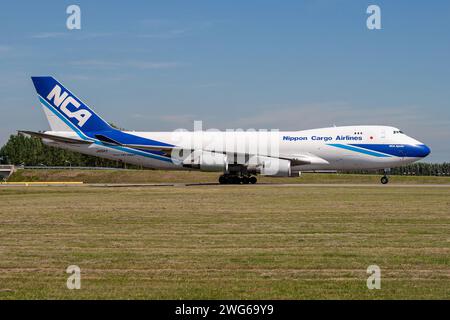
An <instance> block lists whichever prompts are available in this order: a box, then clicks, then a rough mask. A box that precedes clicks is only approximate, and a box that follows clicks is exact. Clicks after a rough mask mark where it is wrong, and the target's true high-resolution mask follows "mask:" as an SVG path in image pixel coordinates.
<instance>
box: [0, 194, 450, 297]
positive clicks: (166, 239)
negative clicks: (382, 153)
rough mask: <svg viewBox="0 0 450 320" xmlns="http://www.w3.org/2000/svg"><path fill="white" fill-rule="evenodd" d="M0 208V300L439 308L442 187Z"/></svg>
mask: <svg viewBox="0 0 450 320" xmlns="http://www.w3.org/2000/svg"><path fill="white" fill-rule="evenodd" d="M0 203H1V206H0V299H37V298H44V299H75V298H77V299H78V298H81V299H85V298H102V299H107V298H112V299H117V298H138V299H141V298H151V299H203V298H204V299H232V298H242V299H316V298H325V299H346V298H349V299H357V298H358V299H412V298H414V299H425V298H431V299H439V298H440V299H449V298H450V188H448V187H433V188H430V187H414V188H405V187H401V186H398V187H390V188H380V187H364V188H353V187H340V188H335V187H324V186H322V187H320V186H318V187H281V186H279V187H277V186H269V185H267V186H256V187H255V186H203V187H147V188H145V187H136V188H103V187H67V188H56V187H49V188H47V187H28V188H27V187H11V188H0ZM72 264H76V265H78V266H80V268H81V276H82V280H81V290H68V289H67V288H66V279H67V277H68V275H67V274H66V273H65V270H66V268H67V266H69V265H72ZM371 264H377V265H379V266H380V268H381V272H382V281H381V286H382V287H381V290H368V289H367V287H366V279H367V276H368V275H367V274H366V269H367V267H368V266H369V265H371Z"/></svg>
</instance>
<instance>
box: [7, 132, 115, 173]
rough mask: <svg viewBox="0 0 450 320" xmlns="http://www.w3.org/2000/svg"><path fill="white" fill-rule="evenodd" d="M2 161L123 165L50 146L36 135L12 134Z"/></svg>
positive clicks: (43, 163)
mask: <svg viewBox="0 0 450 320" xmlns="http://www.w3.org/2000/svg"><path fill="white" fill-rule="evenodd" d="M0 163H3V164H14V165H24V166H49V167H50V166H76V167H112V168H120V167H123V163H121V162H119V161H113V160H108V159H104V158H99V157H94V156H88V155H84V154H81V153H78V152H73V151H69V150H64V149H60V148H55V147H50V146H47V145H45V144H44V143H42V140H41V139H39V138H35V137H27V136H24V135H21V134H18V135H11V136H10V137H9V140H8V142H7V143H6V144H5V145H4V146H3V147H2V148H1V149H0Z"/></svg>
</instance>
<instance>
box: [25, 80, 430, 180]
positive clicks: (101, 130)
mask: <svg viewBox="0 0 450 320" xmlns="http://www.w3.org/2000/svg"><path fill="white" fill-rule="evenodd" d="M32 80H33V84H34V86H35V88H36V91H37V94H38V98H39V101H40V103H41V105H42V107H43V109H44V112H45V115H46V117H47V119H48V121H49V124H50V127H51V130H50V131H45V132H31V131H20V132H22V133H25V134H28V135H32V136H36V137H39V138H41V139H42V140H43V142H44V143H46V144H48V145H51V146H55V147H59V148H64V149H68V150H72V151H76V152H80V153H84V154H88V155H94V156H98V157H102V158H108V159H112V160H118V161H122V162H124V163H130V164H134V165H140V166H144V167H148V168H155V169H171V170H201V171H217V172H221V173H222V175H221V176H220V178H219V182H220V183H256V175H257V174H261V175H270V176H298V175H299V174H300V172H302V171H322V170H372V169H374V170H375V169H387V168H392V167H396V166H401V165H404V164H408V163H411V162H414V161H417V160H421V159H423V158H424V157H426V156H427V155H428V154H429V153H430V148H429V147H427V146H426V145H425V144H423V143H422V142H420V141H417V140H415V139H413V138H411V137H409V136H407V135H406V134H404V133H403V132H402V131H400V130H399V129H397V128H394V127H389V126H374V125H354V126H344V127H330V128H320V129H312V130H302V131H290V132H281V131H269V132H267V131H263V132H261V131H260V132H257V131H234V132H229V131H226V132H220V131H193V132H188V131H174V132H134V131H122V130H118V129H115V128H113V127H111V126H110V125H109V124H108V123H107V122H106V121H105V120H103V119H102V118H101V117H100V116H99V115H97V114H96V113H95V112H94V111H93V110H92V109H91V108H89V107H88V106H87V105H86V104H85V103H83V102H82V101H81V100H80V99H79V98H77V97H76V96H75V95H74V94H73V93H72V92H70V91H69V90H68V89H67V88H66V87H64V86H63V85H62V84H61V83H60V82H58V81H57V80H56V79H54V78H53V77H32ZM381 182H382V183H387V182H388V179H387V176H386V175H385V176H384V177H383V178H382V179H381Z"/></svg>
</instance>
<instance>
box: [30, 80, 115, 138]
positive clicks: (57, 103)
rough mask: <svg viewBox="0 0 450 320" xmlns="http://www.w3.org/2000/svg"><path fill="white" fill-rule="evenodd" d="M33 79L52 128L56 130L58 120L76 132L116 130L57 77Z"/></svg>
mask: <svg viewBox="0 0 450 320" xmlns="http://www.w3.org/2000/svg"><path fill="white" fill-rule="evenodd" d="M31 79H32V80H33V84H34V87H35V88H36V91H37V93H38V96H39V100H40V102H41V104H42V106H43V107H44V111H45V113H46V115H47V118H48V120H49V122H50V126H51V127H52V130H54V127H58V125H57V124H56V121H59V122H60V123H61V125H62V126H65V127H69V128H70V129H71V130H73V131H75V132H80V131H81V132H82V133H87V132H98V131H105V130H114V129H113V128H111V126H110V125H109V124H108V123H107V122H106V121H104V120H103V119H102V118H100V117H99V116H98V115H97V114H96V113H95V112H94V111H93V110H92V109H90V108H89V107H88V106H87V105H85V104H84V103H83V102H81V100H80V99H78V98H77V97H76V96H75V95H73V94H72V93H71V92H70V91H69V90H67V88H65V87H64V86H63V85H62V84H61V83H59V82H58V81H57V80H56V79H55V78H53V77H31ZM55 116H56V117H57V118H56V117H55ZM61 121H62V122H61ZM52 124H53V125H52ZM61 125H60V126H61ZM87 135H89V134H87Z"/></svg>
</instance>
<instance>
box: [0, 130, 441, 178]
mask: <svg viewBox="0 0 450 320" xmlns="http://www.w3.org/2000/svg"><path fill="white" fill-rule="evenodd" d="M0 163H2V164H14V165H24V166H74V167H111V168H122V167H123V166H124V164H123V163H122V162H120V161H113V160H108V159H103V158H99V157H94V156H88V155H84V154H81V153H78V152H72V151H68V150H64V149H60V148H55V147H50V146H47V145H45V144H43V143H42V141H41V139H39V138H35V137H27V136H24V135H11V136H10V138H9V140H8V142H7V143H6V144H5V145H4V146H3V147H2V148H1V149H0ZM128 167H134V166H128ZM355 172H356V171H355ZM357 173H369V172H368V171H358V172H357ZM390 174H393V175H417V176H437V175H448V176H450V163H445V162H444V163H423V162H418V163H412V164H409V165H405V166H402V167H397V168H392V169H391V173H390Z"/></svg>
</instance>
